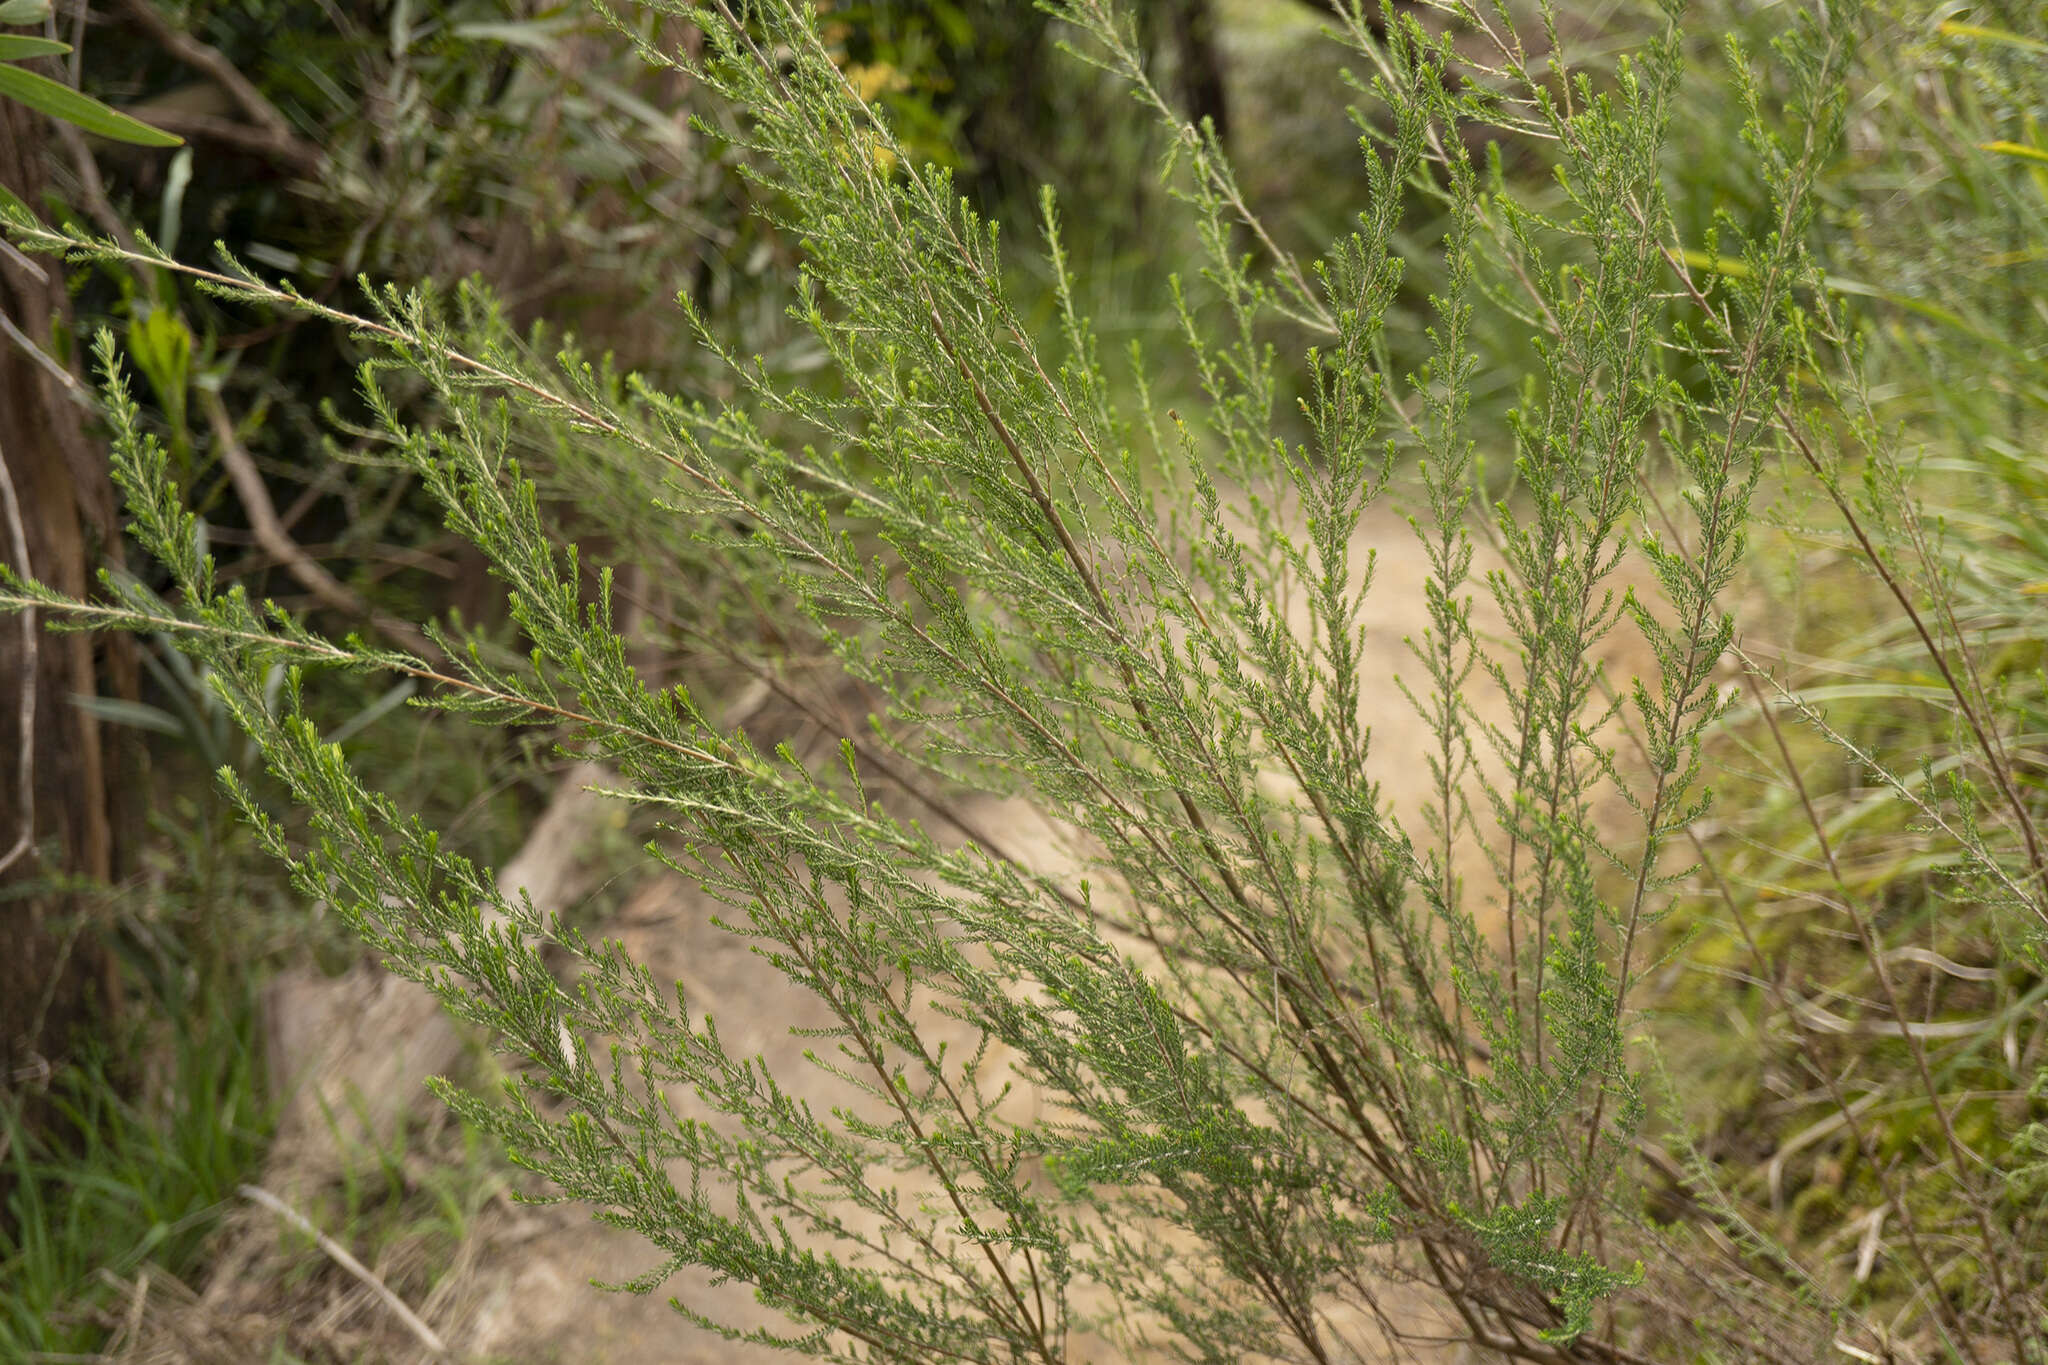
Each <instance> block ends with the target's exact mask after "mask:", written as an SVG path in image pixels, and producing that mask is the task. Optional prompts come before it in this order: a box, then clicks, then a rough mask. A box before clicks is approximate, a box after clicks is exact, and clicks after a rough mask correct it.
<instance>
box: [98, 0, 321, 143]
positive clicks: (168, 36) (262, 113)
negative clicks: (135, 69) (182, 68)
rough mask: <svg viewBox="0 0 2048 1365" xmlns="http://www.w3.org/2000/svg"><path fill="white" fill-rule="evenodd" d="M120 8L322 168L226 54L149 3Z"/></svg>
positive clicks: (126, 2)
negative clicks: (299, 147)
mask: <svg viewBox="0 0 2048 1365" xmlns="http://www.w3.org/2000/svg"><path fill="white" fill-rule="evenodd" d="M122 8H123V9H126V10H127V11H128V13H130V14H131V15H133V16H134V17H135V21H136V22H137V23H138V24H140V25H142V27H143V28H144V29H146V30H148V32H149V36H150V37H152V38H154V39H156V41H157V42H158V43H160V44H162V45H163V49H164V51H166V52H168V53H170V54H171V55H172V56H173V57H176V58H177V59H178V60H179V61H181V62H183V63H185V65H187V66H189V67H191V68H193V69H194V70H195V71H201V72H204V73H205V74H206V75H208V76H210V77H212V78H213V80H214V81H215V83H217V84H218V85H219V86H220V88H221V89H223V90H225V91H226V92H227V94H228V97H229V98H230V99H232V100H234V102H235V103H236V104H237V105H239V106H240V107H241V109H242V112H243V113H245V114H247V115H248V116H249V117H250V118H251V119H252V120H254V121H255V122H256V123H257V124H258V125H259V126H260V127H262V128H263V130H264V131H265V132H266V133H268V134H269V135H270V136H271V137H272V138H273V139H276V141H277V142H278V143H280V144H282V143H298V144H299V145H300V146H301V147H302V148H304V149H305V151H306V153H308V154H310V155H311V156H312V157H313V159H314V161H315V163H316V164H320V165H324V164H326V160H327V158H326V156H325V154H323V153H322V152H321V151H320V149H319V148H317V147H314V146H312V145H311V144H310V143H305V142H303V141H301V139H300V138H299V135H298V134H297V133H296V132H294V131H293V129H292V125H291V121H290V120H289V119H287V118H286V117H285V116H284V115H283V113H281V112H280V111H279V110H278V107H277V106H276V105H274V104H272V103H271V102H270V101H269V99H267V98H266V97H265V96H264V94H263V92H262V91H261V90H258V89H257V88H256V86H255V84H254V83H253V82H251V81H250V79H249V78H248V77H247V76H244V75H243V74H242V71H241V68H240V67H238V66H236V65H235V64H234V63H233V62H231V61H229V60H228V58H227V54H226V53H224V52H222V51H221V50H220V49H219V48H217V47H215V46H213V45H212V44H211V43H206V42H202V41H200V40H199V39H198V38H195V37H193V36H192V35H191V34H189V33H187V32H185V30H183V29H181V28H179V27H178V26H177V25H176V24H173V23H172V22H171V21H170V20H168V19H166V18H164V16H163V15H162V14H161V13H160V12H158V10H157V7H156V6H155V5H154V4H152V3H151V2H150V0H122Z"/></svg>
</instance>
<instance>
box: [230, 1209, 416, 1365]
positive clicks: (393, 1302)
mask: <svg viewBox="0 0 2048 1365" xmlns="http://www.w3.org/2000/svg"><path fill="white" fill-rule="evenodd" d="M240 1189H241V1193H242V1196H243V1197H244V1198H246V1199H251V1200H254V1201H255V1202H256V1203H258V1204H261V1205H262V1206H263V1207H264V1208H266V1209H269V1210H270V1211H271V1212H272V1213H275V1214H276V1215H277V1216H278V1217H280V1218H282V1219H284V1220H285V1221H286V1222H287V1223H290V1224H291V1225H292V1226H293V1227H295V1228H297V1229H298V1230H299V1231H300V1232H303V1233H305V1234H306V1235H307V1236H308V1237H311V1238H312V1239H313V1242H314V1244H315V1245H317V1246H318V1247H319V1248H320V1249H321V1250H322V1251H324V1252H326V1253H327V1255H328V1257H329V1258H330V1259H332V1260H333V1262H334V1263H335V1264H336V1265H338V1266H340V1267H341V1268H342V1269H343V1270H346V1271H347V1272H348V1273H349V1274H351V1275H353V1276H355V1277H356V1278H357V1279H358V1280H360V1281H362V1283H363V1285H364V1287H365V1288H367V1289H368V1290H369V1291H370V1292H371V1293H372V1294H375V1295H376V1296H377V1297H378V1298H379V1299H382V1300H383V1301H384V1305H385V1307H387V1308H389V1309H390V1310H391V1312H392V1315H393V1316H395V1317H396V1318H397V1319H398V1320H399V1321H400V1322H402V1323H404V1324H405V1326H406V1329H407V1330H408V1331H410V1332H411V1333H412V1334H413V1335H414V1336H415V1337H417V1338H419V1342H420V1344H421V1345H422V1346H424V1347H426V1348H427V1349H428V1350H429V1351H431V1352H433V1353H434V1354H435V1355H437V1356H444V1357H445V1356H446V1355H447V1354H448V1343H447V1342H445V1341H443V1340H441V1335H440V1333H438V1332H436V1331H435V1330H434V1329H433V1328H431V1327H429V1326H427V1324H426V1323H425V1322H423V1321H422V1320H421V1319H420V1316H419V1314H417V1313H415V1312H413V1311H412V1309H411V1308H410V1307H409V1306H408V1305H407V1304H406V1302H405V1300H404V1299H401V1298H399V1297H398V1295H397V1294H395V1293H393V1292H392V1290H391V1287H390V1286H389V1285H387V1284H385V1283H384V1281H382V1280H380V1279H378V1278H377V1276H376V1275H375V1274H373V1273H371V1271H370V1268H369V1267H368V1266H366V1265H364V1264H363V1263H362V1262H361V1261H359V1260H357V1259H356V1258H355V1256H354V1255H353V1254H351V1253H350V1251H349V1249H348V1248H347V1247H345V1246H343V1245H342V1244H341V1243H339V1242H337V1241H335V1240H334V1239H333V1238H332V1237H329V1236H328V1235H327V1234H326V1233H324V1232H322V1231H321V1230H320V1229H319V1228H316V1227H314V1226H313V1224H312V1223H311V1222H309V1221H308V1220H307V1219H306V1216H305V1215H304V1214H302V1213H300V1212H299V1211H298V1210H297V1209H294V1208H293V1207H292V1206H291V1205H289V1204H287V1203H285V1202H284V1201H283V1200H282V1199H279V1198H278V1197H277V1196H276V1195H274V1194H272V1193H271V1192H270V1191H269V1190H266V1189H263V1188H262V1187H260V1186H257V1185H243V1186H241V1187H240Z"/></svg>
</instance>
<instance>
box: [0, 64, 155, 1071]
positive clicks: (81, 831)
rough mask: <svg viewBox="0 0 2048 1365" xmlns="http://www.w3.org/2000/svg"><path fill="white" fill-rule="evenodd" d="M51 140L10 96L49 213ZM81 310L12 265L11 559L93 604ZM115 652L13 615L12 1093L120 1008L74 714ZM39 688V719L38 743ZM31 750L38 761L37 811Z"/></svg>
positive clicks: (8, 989) (4, 358) (91, 791)
mask: <svg viewBox="0 0 2048 1365" xmlns="http://www.w3.org/2000/svg"><path fill="white" fill-rule="evenodd" d="M51 142H52V138H51V136H50V132H49V129H48V128H47V126H45V125H44V123H43V121H42V119H41V118H40V117H39V116H37V115H35V114H33V113H31V112H30V111H28V110H27V109H25V108H23V107H22V106H21V105H19V104H16V103H14V102H13V101H11V100H4V99H0V186H5V187H6V188H7V189H8V190H11V191H12V192H13V193H14V194H15V195H16V196H17V197H19V198H20V199H21V200H22V201H23V202H25V203H27V204H29V205H31V206H34V205H37V204H39V203H40V201H41V196H42V190H43V180H44V165H43V157H44V155H45V151H44V149H45V148H47V147H48V146H50V145H51ZM66 306H67V300H66V296H65V292H64V281H63V271H62V267H61V266H60V265H59V264H58V263H57V262H56V261H54V260H51V259H49V258H41V259H38V260H34V261H33V262H31V263H30V264H26V265H25V264H24V263H23V261H22V260H20V259H16V258H15V257H13V256H11V255H4V254H0V314H4V315H5V316H6V318H7V320H8V321H9V322H10V323H12V324H13V330H14V331H15V332H16V333H19V336H14V335H4V336H0V465H4V471H5V474H6V476H7V483H8V484H9V485H10V486H11V490H12V492H13V494H14V497H13V499H12V500H11V501H13V502H14V503H15V504H16V507H17V508H18V512H19V525H18V527H17V526H14V525H11V524H10V522H12V521H13V520H14V519H13V518H10V517H7V516H4V515H0V556H4V557H5V559H6V562H7V563H8V565H9V567H11V568H14V569H16V570H17V571H18V570H20V569H22V568H23V567H24V566H23V565H22V564H21V563H20V562H19V560H20V556H21V551H22V545H21V544H20V543H18V540H17V534H18V536H19V540H21V541H25V542H26V550H27V558H28V564H27V566H26V567H27V569H28V571H29V572H30V573H31V574H32V575H33V576H34V577H36V578H37V579H40V580H41V581H42V582H44V583H46V584H48V585H50V586H51V587H54V588H57V589H59V590H61V591H63V592H65V593H69V594H72V595H74V596H82V595H84V594H85V593H86V592H87V591H88V590H89V589H90V587H91V585H92V576H93V571H94V569H95V568H96V567H97V566H98V565H99V563H100V562H101V556H102V554H103V553H105V552H108V551H110V550H111V549H112V548H113V547H115V546H117V545H118V543H119V542H118V534H119V527H118V523H117V521H116V519H115V512H114V494H113V488H112V486H111V484H110V483H109V481H108V476H107V467H106V461H105V458H104V456H103V455H102V453H101V452H100V450H99V449H98V448H97V447H96V446H95V445H94V443H93V442H92V441H91V440H89V439H88V437H87V435H86V430H85V421H86V418H87V416H88V410H87V408H86V407H85V406H84V405H83V404H82V403H81V402H80V401H79V398H78V396H77V392H78V390H75V389H74V385H73V384H72V383H67V382H66V381H65V380H64V379H63V378H61V377H60V374H61V371H58V370H56V369H55V362H54V361H52V360H50V359H49V358H48V355H47V348H48V347H49V345H50V341H51V337H52V335H53V330H52V329H53V324H54V323H55V322H56V321H58V320H59V319H60V318H62V317H63V316H64V313H65V310H66ZM24 339H25V340H26V341H27V342H28V343H32V344H33V345H35V346H37V347H41V348H44V354H43V356H41V357H38V356H37V355H35V354H33V353H31V352H30V351H29V350H28V349H27V347H26V346H25V345H24V344H23V342H24ZM6 491H7V490H6V489H0V494H4V493H5V492H6ZM5 510H6V509H5V507H4V506H0V513H4V511H5ZM108 646H109V642H107V641H105V640H102V639H101V638H100V637H96V636H92V635H83V634H63V635H58V634H51V633H48V632H43V633H41V635H40V638H33V637H32V638H31V639H30V640H24V638H23V631H22V629H21V623H20V621H19V620H18V619H16V618H14V617H13V616H11V615H10V616H7V617H4V618H0V858H5V857H6V856H7V853H6V851H7V850H8V849H11V848H15V847H16V845H17V841H18V839H19V838H20V836H22V835H23V834H24V832H26V833H27V834H28V836H29V847H27V848H26V849H23V850H20V851H18V852H17V854H16V855H15V856H14V857H13V859H12V861H11V862H9V863H8V864H7V866H6V867H5V870H4V871H0V1062H4V1063H5V1068H6V1069H5V1071H4V1072H0V1093H4V1092H8V1091H12V1090H15V1089H17V1088H20V1087H23V1086H32V1085H34V1084H35V1083H36V1082H37V1081H38V1080H39V1079H40V1078H42V1077H46V1076H47V1075H48V1074H49V1069H50V1065H51V1061H50V1059H52V1058H61V1057H62V1056H63V1055H64V1053H65V1052H66V1051H68V1050H69V1048H70V1047H71V1046H72V1043H73V1041H74V1040H75V1038H76V1036H77V1031H78V1029H79V1027H80V1026H81V1025H82V1024H85V1023H87V1022H89V1021H91V1020H92V1019H94V1018H95V1017H97V1016H99V1015H100V1014H102V1013H103V1012H104V1011H105V1010H106V1009H107V1008H108V1007H110V1006H112V1005H113V1004H114V1003H115V1001H114V999H113V997H112V989H111V988H112V975H111V958H110V956H109V955H108V953H107V951H106V948H105V946H104V944H103V942H102V940H101V937H100V935H99V934H98V933H96V932H94V931H93V929H92V928H91V926H90V924H89V918H90V916H91V915H92V913H93V910H94V907H95V906H96V905H97V904H99V903H100V901H101V899H102V898H101V897H100V896H98V895H97V894H95V893H94V892H93V891H92V890H90V889H89V887H91V886H105V885H107V884H108V883H110V882H111V881H112V879H113V876H114V873H115V870H116V859H117V845H118V844H119V842H120V840H119V839H118V837H117V824H116V820H115V817H114V784H113V783H111V782H110V780H109V772H108V759H107V753H106V749H105V747H104V745H103V743H102V737H101V734H100V728H99V725H98V723H97V722H96V721H95V720H94V719H93V717H92V716H91V715H90V714H89V713H87V712H86V711H84V710H81V709H80V708H79V707H77V706H74V705H73V704H72V702H71V698H72V697H73V696H77V695H84V696H93V695H95V694H96V693H97V692H98V691H99V677H100V674H101V672H102V670H103V667H104V663H103V661H102V659H101V658H100V657H98V656H99V652H100V651H101V650H103V649H105V648H107V647H108ZM116 647H118V645H117V646H116ZM31 656H33V658H32V659H31ZM123 657H125V655H124V656H123ZM31 665H32V668H31ZM31 671H32V676H31ZM114 671H115V672H116V673H121V674H128V675H129V676H128V677H127V678H126V685H124V686H120V687H118V688H117V689H116V690H117V691H121V692H126V693H129V694H131V695H132V691H133V680H132V670H129V669H126V668H124V667H122V666H121V665H120V663H118V662H117V663H116V664H115V668H114ZM30 687H32V688H33V705H34V719H33V723H32V727H31V729H30V732H29V733H28V734H27V735H24V734H23V733H22V726H21V716H22V704H23V701H24V689H26V688H30ZM24 751H26V752H27V753H28V755H29V756H30V758H31V760H32V763H31V766H30V770H29V773H30V775H29V783H28V790H27V801H26V803H25V807H26V808H24V801H23V791H22V788H21V785H20V778H21V769H20V766H19V760H20V756H21V755H22V753H23V752H24ZM82 886H84V887H86V888H88V889H81V887H82Z"/></svg>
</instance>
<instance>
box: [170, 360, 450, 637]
mask: <svg viewBox="0 0 2048 1365" xmlns="http://www.w3.org/2000/svg"><path fill="white" fill-rule="evenodd" d="M199 402H200V406H202V407H204V408H205V409H206V419H207V421H208V422H209V423H211V424H212V426H213V436H214V443H215V446H216V447H217V449H218V452H219V454H220V462H221V465H222V466H223V467H224V468H225V469H226V470H227V472H228V478H229V479H230V480H231V481H232V482H233V483H234V485H235V494H236V496H237V497H239V498H240V499H241V501H242V510H243V511H244V512H246V513H248V516H249V530H250V532H251V533H252V534H253V535H254V536H255V537H256V543H257V544H258V545H261V546H262V547H263V548H264V550H266V551H267V552H268V553H269V554H270V555H271V556H272V557H274V558H275V559H276V560H277V561H278V562H279V563H280V564H282V565H284V567H285V570H286V572H288V573H290V574H291V576H292V577H293V578H296V579H298V580H299V582H300V583H301V584H303V585H304V586H305V588H306V590H307V591H308V592H310V593H312V594H313V596H315V597H317V598H319V599H320V600H321V601H322V602H325V603H326V604H327V605H328V606H330V607H333V608H334V609H335V610H336V611H339V612H344V613H346V614H347V615H350V616H354V617H357V618H360V619H363V620H367V621H369V622H370V623H371V624H373V625H374V626H376V627H377V629H378V630H380V631H382V632H383V633H384V634H386V635H388V636H390V637H391V638H392V639H393V640H395V641H396V642H398V644H399V645H401V646H403V647H404V649H405V650H406V651H407V652H408V653H411V654H417V655H419V656H420V657H422V658H427V659H432V658H438V657H440V655H441V650H440V649H439V647H437V646H436V645H435V644H434V642H433V641H432V640H429V639H428V638H427V637H426V636H425V635H424V634H423V633H421V631H420V630H419V628H418V627H417V626H414V625H413V624H412V623H411V622H410V621H405V620H401V619H400V618H398V617H395V616H392V615H389V614H388V613H385V612H380V611H377V610H375V609H374V608H372V607H371V606H370V604H369V603H368V602H365V601H364V600H363V599H362V598H361V597H360V596H359V595H357V594H356V593H355V592H354V591H353V590H351V589H350V588H349V587H348V586H347V585H345V584H344V583H342V582H341V581H340V580H339V579H337V578H336V577H335V576H334V575H333V574H331V573H329V572H327V570H325V569H323V568H321V567H320V565H319V564H317V563H315V562H314V560H313V558H312V556H310V555H308V554H307V553H306V552H305V550H303V549H301V548H300V546H299V544H298V542H297V541H295V540H293V539H292V538H291V537H290V536H289V535H287V534H286V533H285V529H284V524H283V523H282V522H280V521H279V520H278V519H277V507H276V504H274V503H272V502H271V500H270V490H269V489H268V488H266V487H264V485H263V475H262V474H261V473H259V472H258V471H257V468H256V461H255V460H254V459H253V458H251V457H250V454H249V452H248V450H247V449H245V448H244V447H243V445H242V441H241V438H240V437H238V436H237V435H235V424H234V421H233V419H231V418H230V417H229V416H228V410H227V407H226V405H225V404H223V403H222V402H221V401H220V395H219V394H217V393H215V392H214V391H213V390H211V389H201V390H199Z"/></svg>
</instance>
